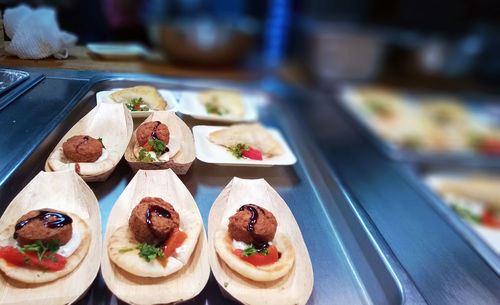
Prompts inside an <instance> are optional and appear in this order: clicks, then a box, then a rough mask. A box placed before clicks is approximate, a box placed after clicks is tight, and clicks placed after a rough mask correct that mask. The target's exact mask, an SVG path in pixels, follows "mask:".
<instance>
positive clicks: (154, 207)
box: [146, 204, 172, 234]
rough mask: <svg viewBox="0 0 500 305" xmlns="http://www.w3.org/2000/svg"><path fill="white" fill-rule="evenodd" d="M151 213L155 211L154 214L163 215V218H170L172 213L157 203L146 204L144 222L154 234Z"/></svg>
mask: <svg viewBox="0 0 500 305" xmlns="http://www.w3.org/2000/svg"><path fill="white" fill-rule="evenodd" d="M151 213H155V214H156V215H158V216H160V217H163V218H171V217H172V215H171V214H170V212H169V211H168V210H167V209H165V208H162V207H161V206H159V205H156V204H154V205H149V206H148V209H147V210H146V224H147V225H148V228H149V230H150V231H151V232H153V234H154V230H153V222H152V221H151Z"/></svg>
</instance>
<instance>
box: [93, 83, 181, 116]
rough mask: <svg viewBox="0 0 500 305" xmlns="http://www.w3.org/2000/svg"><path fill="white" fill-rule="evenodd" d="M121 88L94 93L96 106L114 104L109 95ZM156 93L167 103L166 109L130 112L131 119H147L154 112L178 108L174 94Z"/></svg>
mask: <svg viewBox="0 0 500 305" xmlns="http://www.w3.org/2000/svg"><path fill="white" fill-rule="evenodd" d="M121 89H123V88H116V89H113V90H109V91H99V92H97V93H96V95H95V98H96V100H97V104H100V103H110V104H113V103H116V102H115V101H113V100H112V99H111V97H109V95H110V94H111V93H113V92H115V91H118V90H121ZM158 93H159V94H160V95H161V97H162V98H163V99H164V100H165V101H166V102H167V108H166V109H165V110H148V111H130V113H131V114H132V117H133V118H147V117H148V116H149V115H150V114H151V113H153V112H155V111H174V112H175V111H177V109H178V108H179V104H178V103H177V99H176V98H175V96H174V93H173V92H172V91H170V90H165V89H159V90H158Z"/></svg>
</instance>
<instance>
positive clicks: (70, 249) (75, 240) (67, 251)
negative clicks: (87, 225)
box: [57, 229, 82, 257]
mask: <svg viewBox="0 0 500 305" xmlns="http://www.w3.org/2000/svg"><path fill="white" fill-rule="evenodd" d="M81 242H82V237H81V236H80V234H79V233H78V231H77V230H75V229H73V234H71V239H70V240H69V241H68V242H67V243H66V244H64V245H62V246H61V247H60V248H59V250H58V251H57V254H60V255H62V256H64V257H69V256H70V255H71V254H73V253H74V252H75V251H76V249H78V247H79V246H80V243H81Z"/></svg>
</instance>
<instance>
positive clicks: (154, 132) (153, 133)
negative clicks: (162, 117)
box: [151, 121, 170, 153]
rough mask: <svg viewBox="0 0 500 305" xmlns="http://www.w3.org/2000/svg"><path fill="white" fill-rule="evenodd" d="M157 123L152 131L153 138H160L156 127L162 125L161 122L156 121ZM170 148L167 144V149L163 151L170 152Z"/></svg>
mask: <svg viewBox="0 0 500 305" xmlns="http://www.w3.org/2000/svg"><path fill="white" fill-rule="evenodd" d="M155 123H156V125H155V127H153V132H151V138H153V140H159V139H158V135H157V134H156V129H157V128H158V126H160V124H161V122H160V121H156V122H155ZM165 144H166V143H165ZM169 150H170V149H169V148H168V147H167V145H165V150H163V152H162V153H165V152H168V151H169Z"/></svg>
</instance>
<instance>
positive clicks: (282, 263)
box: [214, 204, 294, 281]
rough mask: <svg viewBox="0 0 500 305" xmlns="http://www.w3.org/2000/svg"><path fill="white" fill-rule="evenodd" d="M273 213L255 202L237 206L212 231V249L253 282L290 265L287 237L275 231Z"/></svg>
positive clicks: (270, 278)
mask: <svg viewBox="0 0 500 305" xmlns="http://www.w3.org/2000/svg"><path fill="white" fill-rule="evenodd" d="M277 226H278V223H277V221H276V218H275V217H274V215H273V214H272V213H271V212H270V211H268V210H266V209H264V208H262V207H260V206H258V205H255V204H245V205H243V206H241V207H240V208H239V209H238V210H237V211H236V214H234V215H233V216H231V217H229V223H228V225H227V227H226V226H223V227H221V228H220V229H219V230H217V232H216V233H215V239H214V245H215V250H216V251H217V253H218V254H219V256H220V257H221V258H222V259H223V260H224V262H225V263H226V264H227V265H228V266H229V267H231V269H233V270H234V271H236V272H238V273H239V274H241V275H243V276H244V277H247V278H249V279H252V280H254V281H273V280H275V279H278V278H280V277H282V276H284V275H285V274H287V273H288V272H289V271H290V269H291V268H292V266H293V261H294V251H293V245H292V243H291V242H290V240H289V239H288V238H287V237H286V235H285V234H283V233H279V232H278V233H277V232H276V228H277Z"/></svg>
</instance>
